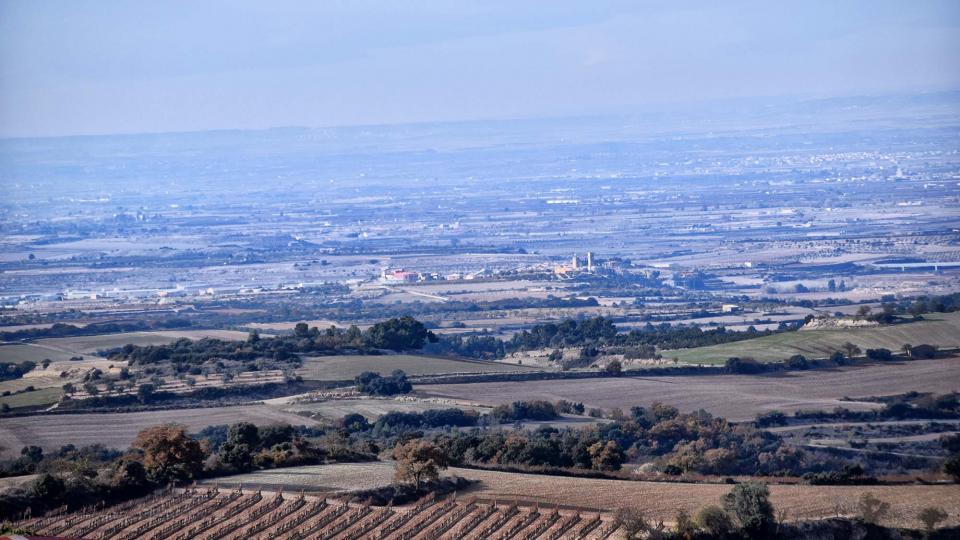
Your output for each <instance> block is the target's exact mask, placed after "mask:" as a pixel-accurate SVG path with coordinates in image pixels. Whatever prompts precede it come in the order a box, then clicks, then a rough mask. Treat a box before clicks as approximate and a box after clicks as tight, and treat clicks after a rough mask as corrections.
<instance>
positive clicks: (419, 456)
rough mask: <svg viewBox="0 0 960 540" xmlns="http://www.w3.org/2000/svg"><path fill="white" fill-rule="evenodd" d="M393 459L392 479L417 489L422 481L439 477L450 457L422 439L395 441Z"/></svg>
mask: <svg viewBox="0 0 960 540" xmlns="http://www.w3.org/2000/svg"><path fill="white" fill-rule="evenodd" d="M393 459H394V460H396V471H395V472H394V480H395V481H397V482H401V483H406V484H412V485H413V489H414V490H419V489H420V485H421V484H422V483H423V482H424V481H427V480H436V479H437V478H439V477H440V471H441V470H443V469H446V468H447V467H448V466H449V465H450V458H449V457H448V456H447V453H446V452H444V450H443V449H442V448H440V447H439V446H437V445H435V444H433V443H432V442H429V441H424V440H422V439H414V440H412V441H408V442H406V443H397V446H396V447H395V448H394V449H393Z"/></svg>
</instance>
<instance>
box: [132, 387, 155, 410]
mask: <svg viewBox="0 0 960 540" xmlns="http://www.w3.org/2000/svg"><path fill="white" fill-rule="evenodd" d="M154 393H156V387H154V386H153V385H152V384H150V383H144V384H141V385H140V386H139V387H138V388H137V401H139V402H140V403H143V404H144V405H146V404H147V403H150V402H151V401H153V394H154Z"/></svg>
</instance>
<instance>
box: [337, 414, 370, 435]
mask: <svg viewBox="0 0 960 540" xmlns="http://www.w3.org/2000/svg"><path fill="white" fill-rule="evenodd" d="M340 426H341V427H342V428H343V429H345V430H347V431H348V432H350V433H353V432H355V431H366V430H368V429H370V422H369V421H368V420H367V417H365V416H363V415H362V414H357V413H350V414H348V415H346V416H344V417H343V418H342V419H341V420H340Z"/></svg>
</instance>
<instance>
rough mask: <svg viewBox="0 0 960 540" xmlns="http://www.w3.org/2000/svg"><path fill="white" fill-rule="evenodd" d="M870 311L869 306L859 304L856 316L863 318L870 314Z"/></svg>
mask: <svg viewBox="0 0 960 540" xmlns="http://www.w3.org/2000/svg"><path fill="white" fill-rule="evenodd" d="M870 311H871V309H870V306H860V307H859V308H858V309H857V317H859V318H861V319H863V318H864V317H866V316H867V315H869V314H870Z"/></svg>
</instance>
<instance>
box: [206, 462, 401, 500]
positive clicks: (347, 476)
mask: <svg viewBox="0 0 960 540" xmlns="http://www.w3.org/2000/svg"><path fill="white" fill-rule="evenodd" d="M391 482H393V463H389V462H382V461H377V462H372V463H334V464H330V465H305V466H303V467H287V468H285V469H268V470H263V471H256V472H251V473H246V474H238V475H234V476H226V477H220V478H212V479H210V480H205V481H204V483H207V484H219V485H221V486H233V485H239V484H243V485H244V486H246V487H260V486H262V487H264V488H275V487H283V488H284V489H285V490H289V491H300V490H305V491H307V492H308V493H310V492H313V493H319V492H327V493H336V492H343V491H356V490H360V489H374V488H378V487H383V486H388V485H390V483H391Z"/></svg>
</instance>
